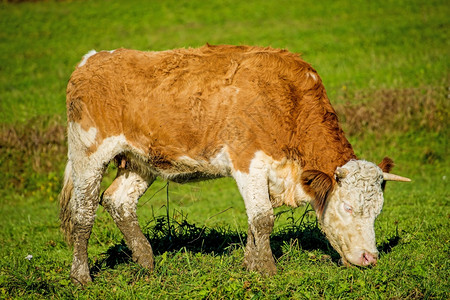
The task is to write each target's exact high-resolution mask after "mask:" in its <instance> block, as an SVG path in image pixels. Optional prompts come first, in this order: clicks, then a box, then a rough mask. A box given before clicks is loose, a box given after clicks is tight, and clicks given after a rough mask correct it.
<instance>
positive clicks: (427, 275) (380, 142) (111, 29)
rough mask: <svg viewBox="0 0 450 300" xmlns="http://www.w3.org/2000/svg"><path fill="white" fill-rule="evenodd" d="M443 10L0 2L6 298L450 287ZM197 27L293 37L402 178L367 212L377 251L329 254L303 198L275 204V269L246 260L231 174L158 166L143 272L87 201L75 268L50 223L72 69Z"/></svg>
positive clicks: (364, 143) (203, 34) (147, 213)
mask: <svg viewBox="0 0 450 300" xmlns="http://www.w3.org/2000/svg"><path fill="white" fill-rule="evenodd" d="M12 2H14V1H12ZM449 14H450V6H449V5H448V3H447V2H446V1H439V0H436V1H419V0H414V1H387V0H386V1H381V0H376V1H370V2H366V1H351V2H350V1H341V0H337V1H328V0H327V1H321V2H311V1H303V0H302V1H285V0H282V1H265V2H259V1H253V0H249V1H235V0H227V1H217V2H214V1H211V2H205V1H197V0H195V1H172V0H169V1H136V0H128V1H107V0H99V1H42V2H39V1H37V2H20V3H8V1H4V2H2V3H1V4H0V214H1V217H0V245H1V247H0V298H2V299H3V298H5V299H16V298H18V299H25V298H26V299H59V298H63V299H65V298H69V299H70V298H81V299H93V298H94V299H95V298H100V299H136V298H137V299H148V298H151V299H185V298H189V299H229V298H231V299H303V298H315V299H335V298H343V299H379V298H381V299H386V298H387V299H422V298H427V299H448V298H450V292H449V291H450V284H449V282H448V278H449V277H450V269H449V259H450V234H449V228H450V226H449V225H450V192H449V188H448V181H449V180H450V172H449V171H450V166H449V160H448V157H449V152H448V141H449V138H450V134H449V128H450V122H449V111H450V105H449V97H450V96H449V95H450V82H449V65H450V60H449V59H448V53H449V50H450V45H449V41H448V33H449V28H450V22H449V19H448V16H449ZM207 42H208V43H210V44H248V45H260V46H272V47H276V48H287V49H288V50H290V51H292V52H298V53H302V57H303V58H304V59H305V60H306V61H307V62H309V63H311V64H312V65H313V67H314V68H315V69H316V70H317V71H318V73H319V75H320V76H321V77H322V80H323V82H324V85H325V87H326V89H327V93H328V95H329V97H330V100H331V102H332V104H333V106H334V108H335V109H336V110H337V112H338V115H339V117H340V120H341V122H342V125H343V128H344V131H345V132H346V134H347V137H348V138H349V140H350V142H351V143H352V145H353V147H354V149H355V151H356V154H357V155H358V157H359V158H362V159H366V160H369V161H374V162H376V163H378V162H380V161H381V160H382V158H383V157H384V156H389V157H391V158H392V159H393V160H394V161H395V163H396V167H395V168H394V170H393V172H394V173H396V174H399V175H403V176H406V177H409V178H411V179H412V182H411V183H388V184H387V188H386V192H385V204H384V208H383V212H382V213H381V215H380V216H379V217H378V219H377V221H376V223H375V232H376V236H377V247H378V249H379V251H380V259H379V261H378V264H377V266H375V267H373V268H359V267H351V268H346V267H341V266H339V264H338V258H339V255H338V254H337V253H336V252H335V251H334V250H333V249H332V247H331V246H330V245H329V243H328V242H327V241H326V239H325V237H324V236H323V234H322V233H321V231H320V228H319V227H318V225H317V223H316V219H315V214H314V212H312V211H311V209H310V207H300V208H298V209H290V208H287V207H281V208H277V209H276V210H275V212H276V216H277V220H276V222H275V229H274V233H273V235H272V238H271V240H272V249H273V252H274V255H275V257H276V259H275V260H276V263H277V267H278V274H277V275H275V276H273V277H264V276H261V275H259V274H257V273H253V272H248V271H246V270H244V269H243V268H242V262H243V253H244V246H245V241H246V215H245V210H244V204H243V201H242V199H241V197H240V195H239V192H238V190H237V188H236V185H235V183H234V182H233V181H232V180H231V179H219V180H215V181H208V182H201V183H190V184H185V185H179V184H175V183H170V184H169V186H166V183H165V182H163V181H157V182H155V183H154V184H153V185H152V187H151V188H150V189H149V190H148V191H147V193H146V194H145V195H144V196H143V198H142V199H141V200H140V202H139V205H138V215H139V220H140V224H141V226H142V227H143V230H144V233H146V235H147V236H148V238H149V239H150V241H151V243H152V246H153V249H154V252H155V254H156V266H155V271H154V272H153V273H150V272H147V271H146V270H144V269H142V268H140V267H139V266H138V265H137V264H135V263H133V262H132V261H131V260H130V253H129V250H128V249H127V247H126V246H125V244H124V242H123V240H122V234H121V233H120V232H119V230H118V229H117V227H116V226H115V225H114V223H113V221H112V219H111V217H110V216H109V215H108V214H107V213H106V211H105V210H104V209H103V208H102V207H99V209H98V211H97V219H96V223H95V225H94V229H93V233H92V235H91V239H90V244H89V258H90V264H89V265H90V267H91V274H92V277H93V280H94V281H93V283H92V284H90V285H88V286H86V287H83V288H81V287H77V286H74V285H72V284H71V283H70V280H69V272H70V265H71V260H72V249H71V248H70V247H68V246H67V245H66V244H65V242H64V241H63V237H62V234H61V233H60V231H59V220H58V201H57V199H58V193H59V191H60V189H61V183H62V176H63V170H64V165H65V160H66V153H67V145H66V142H65V120H66V117H65V88H66V84H67V81H68V78H69V76H70V74H71V72H72V71H73V70H74V67H75V66H76V64H77V63H78V62H79V61H80V60H81V57H82V56H83V55H84V54H85V53H87V52H88V51H89V50H91V49H96V50H103V49H105V50H110V49H116V48H120V47H124V48H134V49H139V50H149V51H158V50H166V49H171V48H181V47H198V46H201V45H203V44H205V43H207ZM168 126H169V125H168ZM115 171H116V170H115V168H114V167H110V168H109V169H108V174H107V176H106V179H105V180H104V183H103V186H104V187H106V186H107V185H108V183H110V182H111V180H112V178H113V177H114V174H115Z"/></svg>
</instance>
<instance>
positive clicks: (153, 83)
mask: <svg viewBox="0 0 450 300" xmlns="http://www.w3.org/2000/svg"><path fill="white" fill-rule="evenodd" d="M67 119H68V145H69V151H68V163H67V167H66V171H65V180H64V187H63V190H62V192H61V196H60V204H61V214H60V218H61V221H62V225H61V227H62V229H63V231H64V232H65V234H66V236H67V239H68V240H69V241H70V242H72V243H73V244H74V257H73V264H72V269H71V278H72V279H73V281H74V282H77V283H81V284H85V283H87V282H89V281H91V277H90V275H89V267H88V257H87V247H88V239H89V236H90V233H91V229H92V225H93V223H94V218H95V212H96V209H97V206H98V204H99V202H100V199H99V189H100V182H101V180H102V176H103V173H104V171H105V168H106V166H107V165H108V164H109V163H110V162H111V161H117V162H118V163H119V169H118V173H117V177H116V178H115V180H114V181H113V183H112V184H111V186H110V187H109V188H108V189H107V190H106V191H105V192H104V194H103V197H102V205H103V206H104V207H105V208H106V209H107V210H108V212H109V213H110V214H111V216H112V218H113V219H114V221H115V223H116V224H117V226H118V227H119V228H120V230H121V231H122V233H123V234H124V237H125V241H126V243H127V245H128V246H129V248H130V249H131V250H132V253H133V259H134V260H135V261H136V262H137V263H139V264H140V265H141V266H143V267H145V268H148V269H153V265H154V260H153V253H152V248H151V246H150V244H149V242H148V241H147V239H146V238H145V237H144V235H143V233H142V231H141V229H140V227H139V224H138V221H137V217H136V204H137V202H138V199H139V197H140V196H141V195H142V194H143V193H144V192H145V191H146V190H147V188H148V187H149V186H150V185H151V184H152V182H153V181H154V180H155V178H156V177H157V176H160V177H162V178H164V179H166V180H172V181H176V182H187V181H191V180H201V179H210V178H218V177H224V176H231V177H233V178H234V179H235V180H236V183H237V186H238V188H239V190H240V192H241V195H242V197H243V199H244V202H245V207H246V211H247V216H248V240H247V246H246V250H245V258H244V264H245V266H246V267H247V269H249V270H256V271H259V272H262V273H266V274H274V273H275V272H276V266H275V261H274V259H273V256H272V251H271V249H270V244H269V235H270V234H271V232H272V228H273V223H274V217H273V207H275V206H279V205H283V204H285V205H290V206H294V207H296V206H298V205H303V204H306V203H311V204H312V206H313V207H314V209H315V211H316V213H317V215H318V218H319V221H320V224H321V227H322V229H323V231H324V232H325V234H326V236H327V237H328V239H329V240H330V242H331V244H332V245H333V247H334V248H335V249H336V250H337V251H338V252H339V254H340V255H341V256H342V259H343V260H344V262H346V263H347V262H349V263H352V264H356V265H360V266H367V265H370V264H374V263H375V262H376V260H377V253H378V252H377V248H376V244H375V233H374V221H375V218H376V217H377V215H378V214H379V213H380V211H381V208H382V205H383V189H382V187H383V185H384V182H385V181H386V180H399V181H409V179H407V178H403V177H400V176H397V175H392V174H388V173H387V172H389V171H390V169H391V168H392V166H393V163H392V161H391V160H390V159H387V158H385V159H384V160H383V162H382V163H381V164H380V166H376V165H375V164H373V163H371V162H367V161H363V160H357V159H356V156H355V154H354V152H353V149H352V146H351V145H350V144H349V142H348V141H347V139H346V138H345V136H344V133H343V131H342V130H341V127H340V125H339V123H338V118H337V116H336V113H335V111H334V109H333V108H332V107H331V104H330V102H329V100H328V97H327V95H326V92H325V89H324V87H323V85H322V81H321V79H320V77H319V75H318V74H317V72H316V71H315V70H314V69H313V68H312V67H311V66H310V65H309V64H308V63H306V62H305V61H303V60H302V59H301V58H300V57H299V55H297V54H293V53H290V52H288V51H286V50H278V49H272V48H259V47H248V46H211V45H206V46H204V47H202V48H199V49H177V50H171V51H162V52H140V51H134V50H126V49H119V50H115V51H102V52H99V53H96V52H95V51H92V52H90V53H88V54H87V55H86V56H85V57H84V58H83V60H82V61H81V62H80V63H79V65H78V66H77V68H76V70H75V71H74V72H73V74H72V76H71V78H70V80H69V83H68V87H67Z"/></svg>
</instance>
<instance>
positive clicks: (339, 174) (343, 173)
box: [335, 167, 348, 179]
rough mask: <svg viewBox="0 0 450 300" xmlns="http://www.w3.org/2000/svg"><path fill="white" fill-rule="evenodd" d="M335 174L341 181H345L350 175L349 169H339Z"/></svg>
mask: <svg viewBox="0 0 450 300" xmlns="http://www.w3.org/2000/svg"><path fill="white" fill-rule="evenodd" d="M335 174H336V177H337V178H339V179H344V178H345V177H346V176H347V175H348V170H347V169H344V168H339V167H338V168H337V169H336V172H335Z"/></svg>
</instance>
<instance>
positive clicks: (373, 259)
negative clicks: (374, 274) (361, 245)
mask: <svg viewBox="0 0 450 300" xmlns="http://www.w3.org/2000/svg"><path fill="white" fill-rule="evenodd" d="M377 258H378V255H377V254H372V253H369V252H364V253H363V255H362V261H363V265H364V266H368V265H376V263H377Z"/></svg>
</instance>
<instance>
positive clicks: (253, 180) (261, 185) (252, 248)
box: [234, 161, 277, 275]
mask: <svg viewBox="0 0 450 300" xmlns="http://www.w3.org/2000/svg"><path fill="white" fill-rule="evenodd" d="M266 174H267V172H266V171H265V168H264V166H263V165H262V164H261V165H259V166H258V164H257V162H256V163H255V161H254V162H252V165H251V166H250V172H249V173H248V174H246V173H240V172H238V173H237V174H235V176H234V177H235V179H236V182H237V184H238V187H239V190H240V192H241V194H242V197H243V198H244V202H245V208H246V211H247V216H248V238H247V246H246V248H245V256H244V265H245V267H246V268H247V269H248V270H251V271H258V272H260V273H262V274H266V275H274V274H275V273H276V272H277V268H276V266H275V260H274V258H273V255H272V249H271V248H270V239H269V237H270V234H271V233H272V229H273V224H274V217H273V209H272V205H271V203H270V200H269V194H268V183H267V182H268V181H267V175H266Z"/></svg>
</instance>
